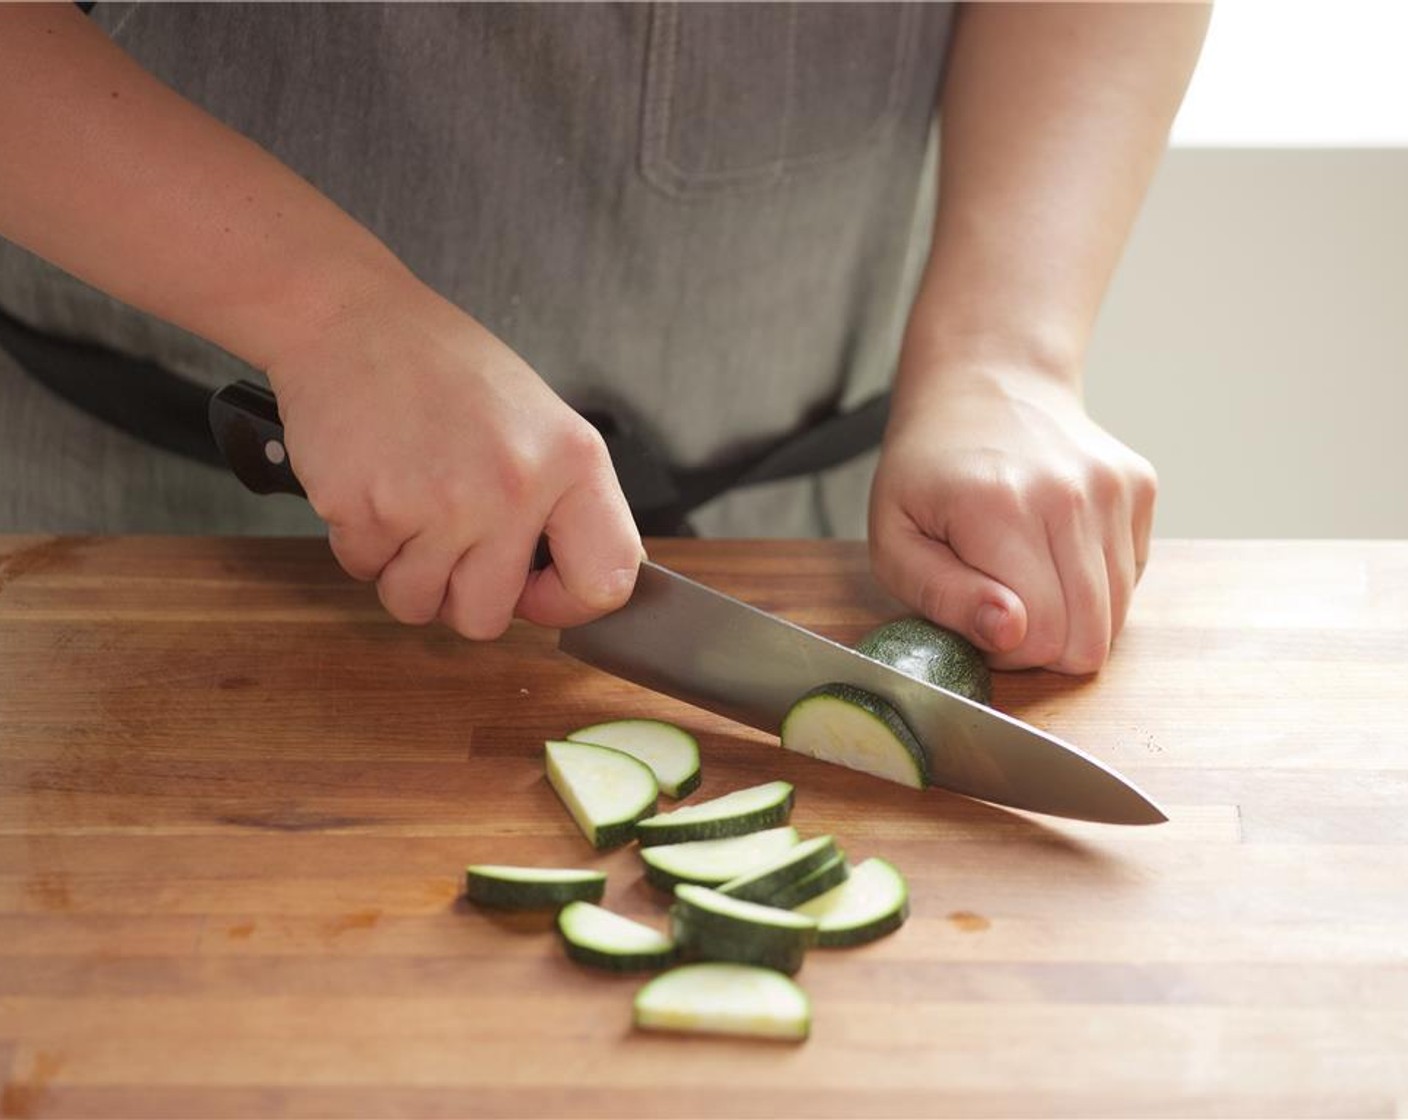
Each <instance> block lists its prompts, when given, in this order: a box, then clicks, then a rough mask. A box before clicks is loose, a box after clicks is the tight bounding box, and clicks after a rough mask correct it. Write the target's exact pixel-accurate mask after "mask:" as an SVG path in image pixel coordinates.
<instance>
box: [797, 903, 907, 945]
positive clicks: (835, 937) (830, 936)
mask: <svg viewBox="0 0 1408 1120" xmlns="http://www.w3.org/2000/svg"><path fill="white" fill-rule="evenodd" d="M908 918H909V901H908V900H906V901H905V903H904V904H903V905H902V906H901V907H900V908H899V909H898V910H895V911H892V912H891V913H890V914H888V915H887V916H886V917H884V918H883V919H881V920H879V921H876V922H872V923H871V924H870V925H868V926H865V927H863V928H855V929H828V930H817V935H816V944H817V948H818V949H851V948H854V947H855V946H857V945H864V944H866V943H867V942H869V941H878V940H879V939H880V938H882V937H887V936H889V935H890V934H892V933H894V932H895V930H897V929H899V928H900V926H902V925H904V923H905V922H906V921H907V920H908Z"/></svg>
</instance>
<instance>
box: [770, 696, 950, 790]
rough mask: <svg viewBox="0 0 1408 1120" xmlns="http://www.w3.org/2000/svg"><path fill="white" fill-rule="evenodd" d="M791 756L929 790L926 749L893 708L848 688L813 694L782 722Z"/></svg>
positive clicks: (798, 702) (876, 697)
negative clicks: (816, 759)
mask: <svg viewBox="0 0 1408 1120" xmlns="http://www.w3.org/2000/svg"><path fill="white" fill-rule="evenodd" d="M781 737H782V745H783V746H784V747H786V748H787V749H788V750H790V751H796V752H797V753H798V754H804V755H807V756H809V757H811V758H818V759H821V760H823V761H825V762H834V763H837V764H839V765H841V766H845V767H848V768H849V769H851V770H859V771H861V772H862V773H865V774H873V775H874V776H875V777H877V778H884V779H886V780H887V781H891V782H898V783H899V784H900V785H905V786H910V787H911V788H913V789H923V788H924V787H925V786H927V785H928V784H929V761H928V756H926V755H925V753H924V748H923V747H922V746H921V745H920V743H919V740H918V739H916V738H915V737H914V734H913V732H911V731H910V730H909V727H908V726H907V725H906V724H905V722H904V720H903V719H902V718H900V714H899V713H898V712H897V711H895V709H894V707H893V706H891V705H890V704H889V703H887V702H886V701H885V700H882V699H881V698H880V697H878V696H876V695H875V694H874V693H871V692H866V691H865V690H864V689H860V688H855V687H854V686H852V685H848V684H827V685H822V686H821V687H819V688H814V689H812V690H811V691H810V692H808V693H807V694H806V695H805V696H803V697H802V698H801V699H800V700H798V701H797V703H795V704H794V705H792V707H791V708H790V709H789V710H788V712H787V715H786V716H785V717H783V720H782V736H781Z"/></svg>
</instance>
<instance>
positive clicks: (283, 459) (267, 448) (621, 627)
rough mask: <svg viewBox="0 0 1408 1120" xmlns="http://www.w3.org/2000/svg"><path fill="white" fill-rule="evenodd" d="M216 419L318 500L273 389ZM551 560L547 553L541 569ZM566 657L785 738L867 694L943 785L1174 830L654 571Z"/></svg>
mask: <svg viewBox="0 0 1408 1120" xmlns="http://www.w3.org/2000/svg"><path fill="white" fill-rule="evenodd" d="M209 413H210V429H211V434H212V436H213V437H214V439H215V442H216V444H217V445H218V446H219V448H220V451H221V453H222V454H223V455H224V457H225V460H226V462H227V463H229V465H230V468H231V470H233V471H234V473H235V475H236V476H237V477H238V478H239V480H240V481H241V482H243V483H244V484H245V486H247V487H248V488H249V489H251V490H253V491H254V492H255V493H259V494H270V493H284V494H293V495H296V496H299V497H303V496H305V495H304V492H303V487H302V485H301V484H300V483H299V481H298V477H297V476H296V475H295V474H294V472H293V469H292V466H291V465H290V463H289V461H288V454H287V451H286V449H285V447H284V444H283V434H284V433H283V424H282V421H281V419H280V417H279V412H278V402H277V401H276V400H275V398H274V395H273V394H272V393H271V392H269V390H268V389H266V388H264V387H263V386H262V385H257V384H254V383H252V382H248V381H239V382H235V383H233V384H231V385H227V386H226V387H225V388H223V389H220V390H218V391H217V392H215V393H214V394H213V395H212V397H211V399H210V406H209ZM542 551H543V550H541V549H540V554H541V553H542ZM546 561H547V557H546V556H545V555H540V557H539V558H537V559H535V566H541V564H543V563H545V562H546ZM681 635H686V636H687V638H688V640H682V639H681ZM558 648H559V649H560V650H562V651H563V652H564V653H568V654H570V655H571V656H573V657H575V658H577V659H578V660H581V661H584V662H586V663H588V664H590V665H593V666H595V667H597V668H599V669H603V670H605V671H606V672H609V673H612V674H613V675H615V676H618V677H622V678H624V679H626V680H630V681H634V682H635V683H637V684H641V685H644V686H645V687H646V688H650V689H653V690H655V691H657V692H663V693H665V694H666V695H669V696H674V697H676V698H677V699H680V700H684V701H687V702H688V703H691V704H695V705H698V706H699V707H701V708H705V709H707V710H709V711H713V712H717V713H719V714H720V715H723V716H727V717H728V718H730V719H733V720H736V721H737V722H739V723H743V724H747V725H748V726H750V727H756V728H759V729H760V730H763V731H766V732H768V733H770V734H774V735H775V734H777V733H778V731H779V730H781V727H782V717H783V716H784V715H786V714H787V709H788V708H789V707H791V705H792V703H793V702H794V701H796V700H797V699H798V698H799V697H801V696H802V694H803V693H805V692H806V691H808V690H809V689H811V688H813V687H815V686H816V685H819V684H850V685H854V686H856V687H858V688H863V689H866V690H867V691H869V692H873V693H875V694H876V695H877V696H879V697H881V698H882V699H884V700H887V701H888V702H889V703H890V704H891V705H892V706H893V707H894V708H895V709H896V710H897V711H899V713H900V714H901V716H903V718H904V720H905V722H906V723H907V724H908V725H909V728H910V730H911V731H913V732H914V735H915V737H916V738H917V739H918V740H919V742H920V743H921V744H922V745H923V747H924V750H925V753H926V754H927V756H928V761H929V774H930V778H931V780H932V781H933V784H934V785H936V786H942V787H943V788H944V789H948V790H951V791H953V792H954V793H961V794H965V795H967V796H969V797H976V798H979V799H980V800H983V801H991V802H993V803H994V804H998V805H1007V806H1010V807H1012V808H1016V809H1028V810H1031V811H1033V812H1038V813H1045V814H1048V815H1050V816H1058V817H1071V818H1074V819H1077V820H1090V821H1102V822H1106V823H1110V824H1157V823H1159V822H1161V821H1165V820H1167V819H1168V818H1167V816H1165V814H1164V812H1163V811H1162V810H1161V809H1160V808H1159V807H1158V806H1157V805H1156V804H1155V803H1154V802H1153V800H1152V799H1151V798H1149V797H1148V795H1147V794H1145V793H1144V792H1143V791H1141V790H1140V789H1139V788H1138V787H1137V786H1135V785H1134V783H1132V782H1130V781H1129V780H1128V779H1126V778H1124V777H1122V776H1121V775H1120V774H1117V773H1116V772H1115V771H1114V770H1113V769H1111V768H1110V767H1108V766H1106V765H1105V764H1104V763H1102V762H1100V761H1099V760H1098V759H1095V758H1092V757H1090V756H1089V755H1087V754H1085V753H1084V752H1083V751H1081V750H1079V749H1078V748H1076V747H1073V746H1071V745H1070V744H1069V743H1064V742H1062V741H1061V740H1060V739H1057V738H1056V737H1055V736H1052V735H1048V734H1046V733H1045V732H1043V731H1039V730H1037V729H1036V728H1035V727H1031V726H1029V725H1028V724H1025V723H1023V722H1022V721H1021V720H1018V719H1014V718H1013V717H1011V716H1008V715H1004V714H1003V713H1001V712H998V711H996V710H994V709H992V708H988V707H985V706H984V705H982V704H976V703H974V702H973V701H971V700H968V699H967V698H965V697H962V696H958V695H956V694H955V693H952V692H949V691H947V690H946V689H943V688H940V687H938V686H937V685H931V684H928V683H927V682H924V681H920V680H917V679H915V678H913V677H907V676H905V675H904V674H903V673H901V672H899V671H898V670H896V669H891V668H890V667H889V666H887V665H882V664H881V663H880V662H878V661H873V660H871V659H870V658H868V657H866V656H864V655H863V654H860V653H857V652H856V651H855V650H853V649H848V648H847V647H845V646H843V645H841V644H839V643H838V642H833V641H831V640H829V639H827V638H823V637H822V636H820V635H819V634H813V633H811V631H809V630H805V629H803V628H802V627H800V626H797V625H795V624H794V623H791V622H788V621H787V620H786V619H782V618H778V617H777V616H775V615H771V614H768V613H766V612H765V611H761V610H758V609H757V608H756V607H753V606H750V605H749V604H747V603H744V602H742V601H741V600H739V599H734V598H731V597H730V596H728V595H725V594H723V593H722V592H719V591H715V590H713V589H712V588H709V587H705V586H704V585H703V584H701V583H696V582H695V581H694V580H691V579H689V578H687V577H686V576H682V575H679V574H678V573H676V572H672V571H670V570H669V569H668V568H663V567H661V566H660V565H659V564H656V563H653V562H651V561H648V560H647V561H645V562H644V563H643V564H642V566H641V570H640V575H639V577H638V579H637V581H636V587H635V591H634V592H633V593H632V595H631V599H630V601H629V602H628V603H627V604H626V605H625V606H624V607H622V608H621V609H620V610H618V611H615V612H614V613H612V614H609V615H606V616H604V617H603V618H600V619H598V620H596V621H595V622H589V623H587V624H586V625H584V626H577V627H574V628H572V629H570V630H564V631H562V632H561V635H560V637H559V640H558Z"/></svg>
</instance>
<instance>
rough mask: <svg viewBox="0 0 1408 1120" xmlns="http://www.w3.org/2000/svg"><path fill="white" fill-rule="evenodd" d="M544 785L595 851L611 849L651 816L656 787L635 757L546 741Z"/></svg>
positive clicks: (645, 769)
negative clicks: (554, 795) (553, 791)
mask: <svg viewBox="0 0 1408 1120" xmlns="http://www.w3.org/2000/svg"><path fill="white" fill-rule="evenodd" d="M546 751H547V773H548V781H549V782H550V783H551V784H552V788H553V789H555V790H556V791H557V794H558V796H559V797H561V798H562V801H563V804H565V805H566V806H567V811H568V812H569V813H571V814H572V819H573V820H575V821H576V822H577V827H579V828H580V829H581V830H582V835H584V836H585V837H586V838H587V839H588V840H589V841H590V842H591V844H592V846H593V847H594V848H597V849H605V848H614V847H617V846H619V845H621V844H624V843H625V842H626V841H628V840H629V839H630V838H631V836H632V835H633V834H634V831H635V827H636V822H637V821H639V820H641V819H642V818H645V817H648V816H650V815H651V814H653V813H654V812H655V807H656V802H657V799H658V797H659V785H658V783H657V782H656V781H655V774H654V773H653V772H652V771H651V769H650V767H649V766H647V765H646V764H645V763H643V762H641V761H640V760H639V759H638V758H633V757H632V756H630V755H628V754H626V753H624V752H623V751H618V750H613V749H611V748H610V747H599V746H596V745H594V744H591V743H572V742H567V741H560V740H550V741H549V742H548V743H547V745H546Z"/></svg>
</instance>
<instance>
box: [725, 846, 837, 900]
mask: <svg viewBox="0 0 1408 1120" xmlns="http://www.w3.org/2000/svg"><path fill="white" fill-rule="evenodd" d="M835 856H836V840H835V838H834V837H832V836H817V837H814V838H812V839H811V840H804V841H802V843H800V844H798V845H796V846H795V847H793V848H792V850H791V851H789V852H786V853H784V854H783V855H782V856H780V857H779V858H777V859H775V860H772V861H770V863H769V864H768V865H766V866H764V867H761V868H759V869H757V870H755V871H751V872H748V873H746V874H743V875H740V876H739V877H738V878H737V879H730V880H729V881H728V882H727V883H724V884H723V885H722V886H720V887H718V888H717V890H718V892H719V893H720V894H726V895H729V896H730V897H732V898H741V899H743V901H744V902H759V903H762V904H763V905H764V906H775V905H777V904H776V903H774V902H773V900H772V897H773V895H774V894H776V893H777V892H778V890H779V889H781V888H782V887H785V886H789V885H790V884H792V883H794V882H796V881H797V880H799V879H804V878H806V877H807V876H808V875H810V874H811V873H812V872H813V871H815V870H816V869H817V868H818V867H820V866H821V865H822V864H824V863H827V862H829V861H830V860H832V859H834V858H835ZM782 909H787V908H786V907H782Z"/></svg>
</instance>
